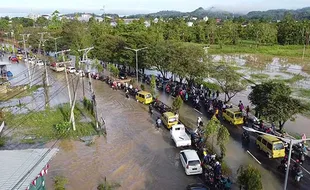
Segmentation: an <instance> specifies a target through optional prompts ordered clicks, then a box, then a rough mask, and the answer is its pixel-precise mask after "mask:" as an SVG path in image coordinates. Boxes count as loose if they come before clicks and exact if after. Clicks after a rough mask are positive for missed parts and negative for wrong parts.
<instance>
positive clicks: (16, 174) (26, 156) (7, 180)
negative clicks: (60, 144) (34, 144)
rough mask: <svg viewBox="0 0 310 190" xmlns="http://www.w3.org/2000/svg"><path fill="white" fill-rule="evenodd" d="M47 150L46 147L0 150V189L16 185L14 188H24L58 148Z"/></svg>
mask: <svg viewBox="0 0 310 190" xmlns="http://www.w3.org/2000/svg"><path fill="white" fill-rule="evenodd" d="M48 151H49V149H48V148H44V149H26V150H1V151H0V189H1V190H11V189H13V188H14V186H16V187H15V188H14V190H16V189H22V190H25V189H26V188H27V187H28V186H29V185H30V184H31V182H32V181H33V180H34V179H35V178H36V176H38V174H40V172H41V170H42V169H43V168H44V167H45V166H46V164H47V163H48V162H49V161H50V160H51V159H52V157H53V156H54V155H55V154H56V153H57V152H58V151H59V150H58V149H57V148H53V149H51V150H50V151H49V152H48ZM45 154H46V155H45ZM44 155H45V157H44ZM43 157H44V158H43ZM42 158H43V159H42ZM40 159H42V160H40ZM33 167H34V168H33ZM24 176H26V177H24Z"/></svg>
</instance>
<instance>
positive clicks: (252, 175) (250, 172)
mask: <svg viewBox="0 0 310 190" xmlns="http://www.w3.org/2000/svg"><path fill="white" fill-rule="evenodd" d="M237 173H238V178H237V181H238V183H239V185H240V187H242V188H243V189H244V190H262V189H263V185H262V176H261V174H260V171H259V170H258V169H257V168H255V167H253V166H252V165H247V166H240V167H239V169H238V172H237Z"/></svg>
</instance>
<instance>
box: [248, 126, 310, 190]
mask: <svg viewBox="0 0 310 190" xmlns="http://www.w3.org/2000/svg"><path fill="white" fill-rule="evenodd" d="M243 129H244V130H246V131H249V132H255V133H260V134H263V135H269V136H272V137H276V138H278V139H281V140H283V141H285V142H286V143H290V149H289V153H288V161H287V170H286V174H285V181H284V190H286V189H287V181H288V174H289V171H290V162H291V155H292V149H293V145H294V144H298V143H301V142H303V141H307V140H310V138H308V139H299V140H296V139H287V138H283V137H278V136H275V135H271V134H268V133H264V132H261V131H258V130H255V129H253V128H250V127H245V126H243Z"/></svg>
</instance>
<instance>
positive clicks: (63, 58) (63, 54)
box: [56, 49, 72, 107]
mask: <svg viewBox="0 0 310 190" xmlns="http://www.w3.org/2000/svg"><path fill="white" fill-rule="evenodd" d="M69 51H71V50H70V49H68V50H62V51H59V52H56V55H57V54H60V53H61V54H62V61H63V62H65V52H69ZM64 66H65V76H66V81H67V87H68V95H69V103H70V107H72V99H71V91H70V85H69V80H68V74H67V66H66V64H64Z"/></svg>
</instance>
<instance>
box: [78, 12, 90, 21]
mask: <svg viewBox="0 0 310 190" xmlns="http://www.w3.org/2000/svg"><path fill="white" fill-rule="evenodd" d="M91 17H92V15H91V14H87V13H86V14H82V15H81V16H80V17H78V21H81V22H88V21H89V19H90V18H91Z"/></svg>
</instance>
